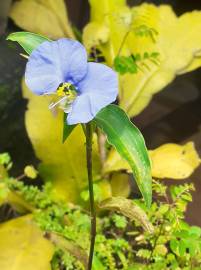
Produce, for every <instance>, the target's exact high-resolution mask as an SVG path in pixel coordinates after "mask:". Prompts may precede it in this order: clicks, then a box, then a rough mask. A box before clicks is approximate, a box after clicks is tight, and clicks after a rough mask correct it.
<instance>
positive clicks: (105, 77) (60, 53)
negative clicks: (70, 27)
mask: <svg viewBox="0 0 201 270" xmlns="http://www.w3.org/2000/svg"><path fill="white" fill-rule="evenodd" d="M25 81H26V84H27V86H28V87H29V89H30V90H31V91H32V92H34V93H35V94H37V95H54V98H56V101H55V102H54V103H51V104H50V106H49V108H50V109H53V108H54V107H55V106H59V107H60V108H61V109H63V110H64V111H65V112H66V113H68V116H67V123H68V124H69V125H73V124H77V123H87V122H89V121H90V120H92V119H93V118H94V117H95V115H96V114H97V113H98V112H99V111H100V110H101V109H102V108H104V107H105V106H107V105H108V104H110V103H112V102H113V101H115V99H116V97H117V94H118V79H117V75H116V73H115V72H114V71H113V70H112V69H111V68H109V67H107V66H106V65H103V64H99V63H92V62H87V53H86V50H85V48H84V47H83V46H82V44H81V43H79V42H78V41H74V40H70V39H66V38H62V39H59V40H57V41H45V42H43V43H42V44H41V45H39V46H38V47H37V48H36V49H35V50H34V51H33V52H32V54H31V55H30V57H29V60H28V63H27V66H26V72H25Z"/></svg>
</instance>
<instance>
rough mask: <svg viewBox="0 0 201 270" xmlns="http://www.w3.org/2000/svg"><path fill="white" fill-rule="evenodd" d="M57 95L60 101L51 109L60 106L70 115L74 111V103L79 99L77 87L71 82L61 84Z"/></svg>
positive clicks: (52, 104)
mask: <svg viewBox="0 0 201 270" xmlns="http://www.w3.org/2000/svg"><path fill="white" fill-rule="evenodd" d="M55 94H56V95H57V98H58V99H57V100H56V101H55V102H52V103H51V104H50V105H49V109H50V110H52V109H54V108H55V107H56V106H58V107H59V108H60V109H62V110H63V111H64V112H65V113H69V112H70V111H71V109H72V103H73V101H74V100H75V99H76V97H77V91H76V88H75V86H74V85H73V84H72V83H69V82H66V83H60V85H59V87H58V88H57V90H56V92H55Z"/></svg>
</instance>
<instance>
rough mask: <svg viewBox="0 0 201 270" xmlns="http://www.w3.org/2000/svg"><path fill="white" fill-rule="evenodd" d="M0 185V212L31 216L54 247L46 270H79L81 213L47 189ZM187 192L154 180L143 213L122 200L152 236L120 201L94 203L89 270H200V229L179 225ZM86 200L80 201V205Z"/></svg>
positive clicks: (85, 238) (84, 219)
mask: <svg viewBox="0 0 201 270" xmlns="http://www.w3.org/2000/svg"><path fill="white" fill-rule="evenodd" d="M5 157H6V155H0V160H1V161H2V162H1V164H3V163H4V166H5V167H6V166H7V165H6V164H8V162H10V158H9V156H8V155H7V157H6V159H5ZM5 160H6V163H5ZM7 170H8V168H7ZM24 177H25V178H26V176H24ZM0 182H1V194H4V195H3V197H1V198H4V201H3V202H2V207H3V205H4V204H5V203H9V204H10V205H11V207H12V208H13V209H15V211H16V212H17V213H18V214H20V215H22V214H23V215H25V216H24V217H26V216H29V213H32V219H33V221H34V223H35V224H37V226H39V227H40V229H41V230H42V231H43V235H44V237H45V238H46V239H48V241H49V242H51V243H52V244H53V245H54V247H55V248H54V255H53V257H52V259H51V267H52V269H53V270H58V269H65V270H67V269H79V270H82V269H85V267H86V264H87V253H86V250H87V249H88V247H89V244H90V242H89V228H90V217H89V213H88V212H87V210H86V209H84V208H82V207H80V206H76V205H73V204H69V203H65V204H64V203H63V202H62V201H59V200H55V199H51V197H50V190H51V187H50V186H49V185H50V184H47V185H45V186H43V188H42V189H39V188H38V187H36V186H32V185H26V184H25V183H23V182H22V181H20V180H16V179H14V178H11V177H9V176H8V172H7V176H6V177H5V176H4V177H1V178H0ZM192 191H194V187H193V185H192V184H184V185H173V186H171V187H169V188H168V187H167V186H166V185H164V184H163V183H162V182H160V181H156V180H154V181H153V195H154V197H155V198H156V199H155V200H154V202H153V204H152V206H151V208H150V209H147V207H146V206H145V205H144V203H143V201H142V199H135V200H128V201H129V204H130V203H134V205H135V207H139V209H140V211H141V212H142V213H143V215H144V214H145V213H146V214H147V217H148V218H149V222H151V224H152V226H153V231H152V229H151V230H149V229H146V227H145V230H144V229H143V228H142V222H141V221H140V219H139V216H138V217H135V215H134V213H133V216H129V214H130V212H129V214H128V213H127V212H126V211H128V210H129V209H128V206H127V208H126V209H122V207H120V202H121V201H120V200H119V201H118V200H117V198H116V199H115V200H114V202H113V203H111V202H107V201H106V202H105V203H103V202H100V209H99V217H98V219H97V239H96V246H95V259H94V265H93V269H94V270H98V269H100V270H101V269H103V270H106V269H107V270H115V269H124V270H128V269H129V270H135V269H153V270H158V269H167V270H168V269H169V270H172V269H175V270H176V269H177V270H178V269H186V270H188V269H189V270H190V269H196V270H198V269H200V268H199V267H200V264H201V256H200V254H201V228H199V227H196V226H189V225H188V224H187V223H185V222H184V218H185V211H186V207H187V205H188V203H189V202H190V201H191V200H192V195H191V192H192ZM169 193H170V195H168V194H169ZM11 194H12V196H11ZM14 198H15V200H13V199H14ZM88 199H89V197H85V200H86V201H87V200H88ZM124 200H126V199H124ZM129 204H127V205H129ZM111 205H112V206H111ZM109 206H110V207H109ZM107 209H109V210H107ZM105 211H106V212H105ZM108 211H109V212H108ZM130 211H131V210H130ZM138 215H139V214H138ZM143 218H144V217H143ZM8 223H9V222H8ZM5 224H7V223H5ZM0 234H1V227H0ZM21 241H23V238H22V239H21ZM0 243H1V241H0ZM1 246H2V245H1ZM2 248H4V246H2ZM10 248H15V247H10ZM38 248H40V247H38ZM4 250H5V249H4ZM0 265H1V261H0Z"/></svg>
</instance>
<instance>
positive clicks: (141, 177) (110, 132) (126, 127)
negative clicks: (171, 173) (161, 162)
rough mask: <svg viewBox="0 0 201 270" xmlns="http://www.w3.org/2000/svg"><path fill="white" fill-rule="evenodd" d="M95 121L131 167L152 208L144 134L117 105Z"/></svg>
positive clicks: (104, 111) (97, 116) (103, 112)
mask: <svg viewBox="0 0 201 270" xmlns="http://www.w3.org/2000/svg"><path fill="white" fill-rule="evenodd" d="M95 121H96V123H97V125H98V127H100V128H101V129H102V130H103V132H104V133H105V134H106V135H107V138H108V142H109V143H110V144H111V145H113V146H114V147H115V148H116V150H117V151H118V152H119V154H120V155H121V157H122V158H123V159H125V160H126V161H127V162H128V163H129V165H130V166H131V168H132V171H133V174H134V177H135V180H136V182H137V185H138V187H139V189H140V191H141V193H142V195H143V197H144V199H145V202H146V204H147V206H150V204H151V197H152V186H151V180H152V179H151V165H150V160H149V157H148V153H147V149H146V146H145V142H144V139H143V136H142V134H141V133H140V131H139V130H138V129H137V128H136V127H135V126H134V125H133V124H132V123H131V121H130V120H129V118H128V116H127V115H126V113H125V112H124V111H123V110H122V109H121V108H119V107H118V106H116V105H109V106H107V107H106V108H104V109H102V110H101V111H100V112H99V113H98V114H97V115H96V117H95Z"/></svg>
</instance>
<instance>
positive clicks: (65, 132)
mask: <svg viewBox="0 0 201 270" xmlns="http://www.w3.org/2000/svg"><path fill="white" fill-rule="evenodd" d="M66 117H67V114H66V113H64V119H63V120H64V122H63V124H64V125H63V139H62V142H63V143H64V142H65V141H66V139H67V138H68V136H69V135H70V134H71V132H72V131H73V129H74V128H75V127H76V126H77V125H68V124H67V121H66Z"/></svg>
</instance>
